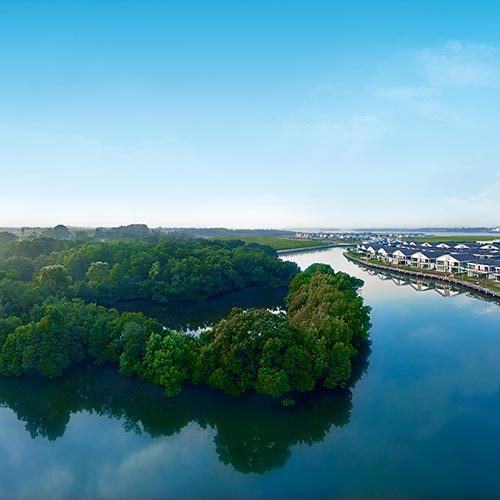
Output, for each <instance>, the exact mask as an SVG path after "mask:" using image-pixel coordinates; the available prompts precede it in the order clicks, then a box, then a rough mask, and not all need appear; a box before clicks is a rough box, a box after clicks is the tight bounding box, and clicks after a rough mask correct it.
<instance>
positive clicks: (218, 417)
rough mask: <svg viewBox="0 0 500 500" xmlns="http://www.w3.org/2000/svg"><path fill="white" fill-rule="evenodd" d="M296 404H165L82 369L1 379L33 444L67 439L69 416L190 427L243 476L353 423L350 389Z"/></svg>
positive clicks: (257, 399)
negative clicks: (204, 431) (206, 435)
mask: <svg viewBox="0 0 500 500" xmlns="http://www.w3.org/2000/svg"><path fill="white" fill-rule="evenodd" d="M369 354H370V349H369V348H366V349H365V350H364V351H363V352H361V353H360V355H358V357H357V359H356V363H355V366H354V370H353V377H352V383H351V387H353V386H354V385H355V384H356V382H357V381H358V380H359V379H360V378H361V377H362V375H363V374H364V373H365V372H366V369H367V367H368V356H369ZM294 397H295V399H296V405H295V406H294V407H292V408H283V407H282V406H280V404H279V402H277V401H275V400H273V399H271V398H268V397H265V396H261V395H258V394H251V395H248V396H244V397H240V398H232V397H229V396H225V395H223V394H221V393H218V392H214V391H212V390H210V389H208V388H206V387H191V388H187V389H186V390H185V391H184V392H183V393H182V394H181V395H180V396H178V397H177V398H174V399H171V400H169V399H166V398H165V397H164V396H163V395H162V392H161V390H160V389H159V388H157V387H154V386H151V385H149V384H146V383H143V382H141V381H139V380H137V379H134V380H132V379H127V378H126V377H123V376H122V375H120V374H119V373H118V372H117V371H116V370H115V369H114V368H113V367H100V368H96V367H93V366H89V367H82V368H80V369H78V370H76V371H74V372H73V373H71V374H70V375H68V376H67V377H65V378H64V379H61V380H56V381H42V380H27V379H26V380H19V379H14V380H12V379H3V378H2V379H0V405H1V406H2V407H4V408H10V409H11V410H12V411H14V413H15V414H16V416H17V418H18V419H19V420H20V421H22V422H24V423H25V428H26V430H27V431H28V432H29V434H30V436H31V437H32V438H33V439H36V438H46V439H48V440H50V441H54V440H56V439H58V438H60V437H62V436H63V435H64V432H65V430H66V428H67V426H68V423H69V422H70V419H71V416H72V415H74V414H76V413H79V412H82V411H84V412H88V413H90V414H96V415H99V416H102V417H111V418H113V419H117V420H121V421H122V425H123V428H124V430H125V431H127V432H135V433H139V434H141V433H147V434H148V435H150V436H151V437H161V436H171V435H173V434H176V433H178V432H179V431H181V430H182V429H183V428H184V427H185V426H187V425H188V424H189V423H190V422H195V423H197V424H198V425H199V426H200V427H202V428H206V427H207V426H208V427H211V428H212V429H214V430H215V438H214V442H215V447H216V451H217V454H218V456H219V459H220V461H221V462H222V463H224V464H231V465H232V466H233V467H234V468H235V469H236V470H237V471H240V472H244V473H248V472H253V473H258V474H262V473H265V472H268V471H270V470H272V469H274V468H276V467H282V466H284V465H285V463H286V462H287V460H288V459H289V458H290V455H291V447H292V446H293V445H296V444H300V443H304V444H308V445H312V444H314V443H316V442H319V441H322V440H323V439H324V438H325V436H326V435H327V434H328V433H329V431H330V429H331V428H332V427H342V426H344V425H346V424H348V423H349V419H350V413H351V407H352V403H351V398H352V394H351V391H350V390H349V389H348V390H343V391H327V390H318V391H315V392H314V393H310V394H299V395H294Z"/></svg>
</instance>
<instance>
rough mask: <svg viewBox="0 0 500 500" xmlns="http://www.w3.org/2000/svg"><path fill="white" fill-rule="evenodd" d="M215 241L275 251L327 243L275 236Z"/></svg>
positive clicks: (240, 237)
mask: <svg viewBox="0 0 500 500" xmlns="http://www.w3.org/2000/svg"><path fill="white" fill-rule="evenodd" d="M215 239H217V240H242V241H244V242H245V243H259V244H260V245H269V246H270V247H272V248H274V249H275V250H295V249H296V248H309V247H317V246H320V245H328V244H329V243H332V242H328V241H324V240H299V239H293V238H280V237H277V236H235V237H230V236H224V237H220V238H215Z"/></svg>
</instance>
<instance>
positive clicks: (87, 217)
mask: <svg viewBox="0 0 500 500" xmlns="http://www.w3.org/2000/svg"><path fill="white" fill-rule="evenodd" d="M499 18H500V2H497V1H495V0H476V1H474V2H472V1H470V0H468V1H461V0H453V1H452V0H440V1H439V2H436V1H435V0H432V1H430V0H397V1H396V0H393V1H390V0H356V1H340V0H325V1H321V0H302V1H296V0H286V1H285V0H279V1H278V0H265V1H264V0H247V1H244V0H162V1H160V0H119V1H118V0H85V1H83V0H72V1H71V2H68V1H66V0H64V1H55V0H53V1H49V0H36V1H27V0H0V181H1V185H0V226H3V227H5V226H53V225H56V224H60V223H61V224H67V225H74V226H115V225H122V224H130V223H146V224H148V225H150V226H151V227H157V226H163V227H173V226H174V227H180V226H183V227H186V226H189V227H207V226H225V227H238V228H243V227H247V228H294V227H311V228H312V227H327V228H346V229H348V228H357V227H389V226H392V227H395V226H397V227H423V226H425V227H437V226H460V227H462V226H497V225H499V224H500V112H499V111H500V30H499V29H498V19H499Z"/></svg>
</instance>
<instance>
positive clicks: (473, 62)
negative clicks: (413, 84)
mask: <svg viewBox="0 0 500 500" xmlns="http://www.w3.org/2000/svg"><path fill="white" fill-rule="evenodd" d="M416 59H417V63H418V66H419V70H420V71H421V73H422V75H423V77H424V79H425V81H426V82H427V83H428V85H430V86H431V87H433V88H444V87H463V86H470V85H473V86H482V87H500V53H499V50H498V49H497V48H495V47H491V46H489V45H481V44H478V43H470V42H460V41H456V40H453V41H448V42H446V43H445V44H444V45H443V46H442V47H441V48H439V49H423V50H418V51H417V52H416Z"/></svg>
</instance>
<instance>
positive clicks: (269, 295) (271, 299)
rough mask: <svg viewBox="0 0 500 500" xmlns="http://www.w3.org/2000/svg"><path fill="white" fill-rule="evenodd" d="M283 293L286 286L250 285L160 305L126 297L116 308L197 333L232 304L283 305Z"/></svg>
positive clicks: (234, 305) (171, 326) (214, 320)
mask: <svg viewBox="0 0 500 500" xmlns="http://www.w3.org/2000/svg"><path fill="white" fill-rule="evenodd" d="M286 294H287V289H286V288H264V287H253V288H246V289H244V290H237V291H235V292H231V293H228V294H226V295H221V296H220V297H214V298H212V299H209V300H205V301H203V302H171V303H169V304H159V303H154V302H149V301H144V300H129V301H123V302H121V303H119V304H117V305H116V306H115V307H116V308H117V309H118V310H119V311H121V312H123V311H135V312H142V313H144V314H146V315H147V316H151V317H153V318H155V319H157V320H158V321H160V322H161V323H162V324H163V325H164V326H166V327H167V328H169V329H172V330H178V331H182V332H189V333H196V332H199V331H201V330H203V329H205V328H208V327H210V326H212V325H213V324H214V323H216V322H218V321H220V320H221V319H223V318H225V317H226V316H227V315H228V314H229V313H230V311H231V309H232V308H233V307H241V308H242V309H250V308H252V307H255V308H269V309H276V308H280V307H284V305H285V297H286Z"/></svg>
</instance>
